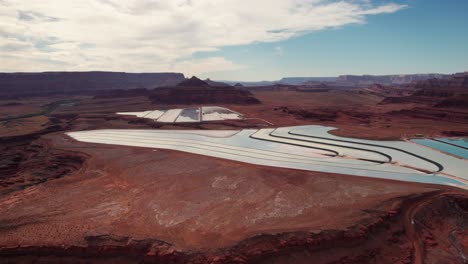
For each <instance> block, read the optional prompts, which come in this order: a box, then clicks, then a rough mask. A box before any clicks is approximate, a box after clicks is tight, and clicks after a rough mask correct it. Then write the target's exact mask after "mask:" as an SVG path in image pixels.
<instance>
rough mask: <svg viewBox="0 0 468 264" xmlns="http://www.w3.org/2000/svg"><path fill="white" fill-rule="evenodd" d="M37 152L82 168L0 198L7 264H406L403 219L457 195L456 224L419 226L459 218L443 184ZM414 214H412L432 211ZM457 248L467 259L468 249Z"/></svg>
mask: <svg viewBox="0 0 468 264" xmlns="http://www.w3.org/2000/svg"><path fill="white" fill-rule="evenodd" d="M35 144H44V145H47V146H48V148H51V149H59V150H61V151H66V152H71V151H72V152H75V153H76V154H77V155H78V154H79V155H81V156H83V157H86V160H85V162H84V164H83V166H81V168H79V169H78V170H75V171H74V172H71V173H70V174H69V175H67V176H66V177H63V178H60V179H56V180H53V181H47V182H45V183H43V184H40V185H35V186H32V187H29V188H26V189H24V190H22V191H16V192H13V193H9V194H6V195H4V196H2V197H1V198H0V211H1V212H2V214H1V215H0V230H1V233H2V236H0V245H1V246H2V247H1V248H0V256H3V257H10V258H11V259H12V260H21V257H20V255H28V256H35V257H38V256H42V257H43V260H44V261H47V260H54V257H53V255H55V256H57V254H58V255H59V256H62V257H69V258H70V259H68V260H73V258H79V257H84V256H87V254H91V256H99V254H104V253H102V252H108V253H109V254H110V256H113V255H112V254H114V253H115V252H114V251H116V250H117V252H119V254H122V255H123V256H133V255H136V256H138V257H139V258H144V259H146V258H148V259H153V260H160V261H164V262H173V263H183V262H186V261H189V260H190V261H194V262H196V261H200V262H199V263H205V262H207V261H214V260H219V261H221V262H238V263H245V262H253V263H256V262H258V261H260V260H262V261H265V263H267V262H268V261H267V260H275V261H276V262H277V263H292V262H291V261H293V260H294V259H296V260H297V261H298V262H297V263H300V262H303V263H308V261H310V260H311V259H316V260H317V262H316V263H335V261H336V263H411V262H410V261H411V260H412V259H414V258H415V257H418V256H417V255H414V254H413V253H412V252H413V251H412V247H413V245H414V243H421V242H419V240H417V241H416V242H414V240H415V239H419V238H415V236H416V235H414V234H412V233H408V232H410V231H408V230H407V228H406V227H405V225H404V223H405V221H410V219H405V212H407V211H408V210H412V209H411V208H413V207H415V206H419V204H420V203H422V202H424V203H428V201H432V200H433V199H434V198H433V197H436V196H437V197H446V199H447V200H448V202H449V203H450V201H453V199H455V198H452V196H453V195H455V194H456V193H458V194H457V195H458V196H459V197H464V198H463V199H465V200H464V201H465V207H464V208H463V209H457V208H455V207H453V206H452V207H450V206H446V208H444V209H445V210H441V215H440V217H442V216H443V217H444V218H443V219H446V218H448V219H453V221H452V220H451V221H452V222H449V223H447V224H446V226H447V227H444V229H443V230H442V231H440V230H439V229H437V226H436V225H435V224H434V223H432V222H431V221H430V220H427V221H429V223H432V224H434V227H433V228H434V230H436V231H435V232H440V233H441V235H440V239H442V240H443V239H445V240H447V239H448V238H446V237H447V235H448V233H447V232H449V233H450V234H452V233H451V232H455V231H457V230H459V229H460V228H463V225H462V224H463V221H464V220H466V219H467V218H466V213H467V208H466V198H467V197H466V193H464V192H463V191H458V190H455V189H454V190H451V189H450V188H448V187H440V186H428V185H422V184H409V183H401V182H394V181H383V180H375V179H368V178H361V177H350V176H344V175H333V174H325V173H315V172H304V171H297V170H286V169H279V168H269V167H260V166H253V165H247V164H242V163H237V162H232V161H226V160H220V159H215V158H209V157H204V156H198V155H191V154H185V153H180V152H173V151H163V150H152V149H144V148H129V147H119V146H110V145H97V144H86V143H79V142H75V141H73V140H72V139H70V138H68V137H66V136H64V135H62V134H61V133H51V134H48V135H46V136H43V137H42V138H40V139H39V140H38V142H36V143H35ZM461 201H463V200H461ZM452 203H453V202H452ZM421 208H422V209H419V207H418V209H417V210H416V213H419V214H422V215H423V216H424V215H425V214H430V213H432V211H431V210H429V211H428V212H425V211H424V210H425V208H426V207H425V206H421ZM455 210H459V211H460V212H461V213H462V215H460V213H456V212H455V213H452V212H453V211H455ZM416 213H413V214H416ZM463 214H465V215H463ZM457 221H458V222H457ZM460 223H461V224H460ZM405 230H406V231H405ZM405 232H407V236H405V235H404V233H405ZM457 234H458V233H457ZM444 236H445V237H444ZM458 240H459V238H458ZM458 240H457V241H458ZM447 241H449V240H447ZM447 243H449V242H447ZM457 243H460V242H457ZM18 245H21V246H20V247H19V248H17V246H18ZM417 245H420V246H422V247H425V245H421V244H417ZM457 245H458V246H457V247H459V248H460V249H459V250H465V251H466V249H467V248H466V243H465V244H463V243H461V244H457ZM452 247H455V246H452ZM87 250H88V251H87ZM96 250H97V251H96ZM449 250H452V251H453V250H456V249H454V248H450V249H449ZM41 252H42V253H41ZM98 252H101V253H98ZM112 252H114V253H112ZM331 252H333V253H332V254H331ZM456 252H458V251H456ZM96 254H97V255H96ZM434 254H439V253H437V252H436V253H434ZM104 255H105V254H104ZM106 256H107V255H106ZM110 256H107V257H110ZM311 256H313V258H311ZM291 258H292V259H291ZM454 258H456V257H454ZM55 260H56V259H55ZM108 260H109V259H108ZM343 261H344V262H343ZM346 261H348V262H346Z"/></svg>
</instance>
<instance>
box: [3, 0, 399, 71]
mask: <svg viewBox="0 0 468 264" xmlns="http://www.w3.org/2000/svg"><path fill="white" fill-rule="evenodd" d="M404 7H405V6H402V5H397V4H393V3H389V4H383V5H373V4H372V3H371V1H369V0H341V1H336V0H333V1H326V0H256V1H247V0H245V1H240V0H172V1H167V0H81V1H72V0H48V1H24V0H2V1H0V60H1V61H2V63H1V64H0V71H42V70H115V71H129V72H144V71H168V70H173V71H181V72H184V73H186V74H187V75H191V74H199V73H206V72H213V71H226V70H230V69H238V68H240V67H244V66H241V65H236V64H235V63H233V62H230V61H227V60H226V59H224V58H221V57H214V58H207V59H199V60H192V59H190V58H191V56H192V55H193V54H194V53H195V52H200V51H214V50H217V49H218V48H220V47H223V46H232V45H244V44H250V43H255V42H275V41H279V40H285V39H288V38H291V37H294V36H299V35H302V34H306V33H308V32H313V31H317V30H323V29H327V28H333V27H340V26H344V25H348V24H354V23H365V19H366V16H368V15H377V14H382V13H392V12H396V11H398V10H400V9H402V8H404Z"/></svg>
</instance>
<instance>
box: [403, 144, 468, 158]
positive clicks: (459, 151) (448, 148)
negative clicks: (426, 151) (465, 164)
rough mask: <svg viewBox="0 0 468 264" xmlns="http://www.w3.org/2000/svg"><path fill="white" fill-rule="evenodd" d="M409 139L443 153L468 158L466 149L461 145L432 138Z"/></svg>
mask: <svg viewBox="0 0 468 264" xmlns="http://www.w3.org/2000/svg"><path fill="white" fill-rule="evenodd" d="M411 141H412V142H414V143H418V144H420V145H424V146H427V147H430V148H433V149H437V150H440V151H443V152H445V153H449V154H452V155H455V156H458V157H461V158H464V159H468V150H466V149H464V148H462V147H457V146H453V145H450V144H446V143H444V142H440V141H435V140H432V139H412V140H411Z"/></svg>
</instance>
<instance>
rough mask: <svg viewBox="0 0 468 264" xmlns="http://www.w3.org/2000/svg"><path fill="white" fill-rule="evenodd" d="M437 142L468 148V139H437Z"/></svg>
mask: <svg viewBox="0 0 468 264" xmlns="http://www.w3.org/2000/svg"><path fill="white" fill-rule="evenodd" d="M436 139H437V140H440V141H444V142H447V143H450V144H454V145H457V146H460V147H463V148H468V138H436Z"/></svg>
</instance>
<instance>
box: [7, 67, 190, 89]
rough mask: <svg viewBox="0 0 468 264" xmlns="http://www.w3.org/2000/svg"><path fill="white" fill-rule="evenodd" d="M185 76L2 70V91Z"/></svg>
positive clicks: (121, 84) (147, 82) (140, 83)
mask: <svg viewBox="0 0 468 264" xmlns="http://www.w3.org/2000/svg"><path fill="white" fill-rule="evenodd" d="M184 79H185V77H184V75H183V74H182V73H170V72H163V73H125V72H103V71H92V72H38V73H0V94H11V93H14V94H16V95H49V94H52V95H53V94H64V93H68V94H71V93H83V92H84V93H86V92H95V91H102V90H115V89H125V90H128V89H136V88H149V89H152V88H156V87H161V86H173V85H176V84H177V83H180V82H181V81H183V80H184Z"/></svg>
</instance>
